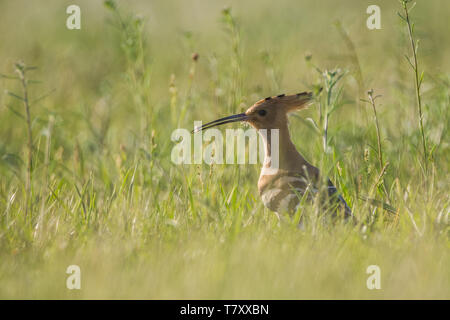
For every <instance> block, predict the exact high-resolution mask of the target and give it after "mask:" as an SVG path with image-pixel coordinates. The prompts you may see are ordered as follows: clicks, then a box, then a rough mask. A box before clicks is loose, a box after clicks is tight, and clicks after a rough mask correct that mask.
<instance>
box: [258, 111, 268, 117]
mask: <svg viewBox="0 0 450 320" xmlns="http://www.w3.org/2000/svg"><path fill="white" fill-rule="evenodd" d="M258 114H259V115H260V116H262V117H264V116H265V115H266V114H267V111H266V110H259V111H258Z"/></svg>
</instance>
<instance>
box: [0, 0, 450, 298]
mask: <svg viewBox="0 0 450 320" xmlns="http://www.w3.org/2000/svg"><path fill="white" fill-rule="evenodd" d="M71 4H76V5H78V6H80V8H81V30H68V29H67V28H66V19H67V17H68V15H67V14H66V8H67V6H69V5H71ZM372 4H377V5H378V6H380V8H381V26H382V29H381V30H369V29H368V28H367V27H366V20H367V18H368V16H369V15H368V14H367V13H366V9H367V7H368V6H369V5H372ZM397 11H400V12H401V11H402V8H401V5H400V3H399V2H397V1H391V0H389V1H388V0H383V1H381V0H380V1H376V3H375V2H374V1H349V0H341V1H332V0H330V1H286V0H280V1H277V2H273V1H266V0H259V1H226V2H223V1H204V0H203V1H200V0H195V1H170V2H169V1H117V2H107V5H105V3H104V2H103V1H87V0H86V1H75V2H74V1H32V2H30V1H22V0H18V1H0V30H1V32H0V43H1V49H0V73H1V74H6V75H14V64H15V63H16V62H17V61H18V60H23V61H24V62H25V63H26V64H27V65H29V66H36V67H37V69H36V70H32V71H31V70H30V71H29V72H28V77H29V79H32V80H39V83H36V84H35V83H33V84H32V85H30V86H29V96H30V97H31V98H30V99H32V100H33V99H39V98H40V97H43V98H42V99H39V101H37V102H36V103H34V104H32V106H31V117H32V120H33V121H32V133H33V143H34V149H33V160H34V171H33V196H32V200H31V201H32V203H33V210H32V211H31V213H29V214H28V216H27V217H25V211H26V202H25V193H26V191H25V179H26V178H25V177H26V152H27V146H26V141H27V140H26V139H27V130H26V123H25V121H23V119H22V118H21V117H23V116H24V114H25V111H24V108H23V105H22V103H21V102H20V101H19V100H17V99H14V97H12V96H11V95H10V94H9V93H8V92H13V93H15V94H18V95H22V94H23V93H22V88H21V86H20V83H19V82H17V81H14V80H10V79H5V78H0V89H1V90H0V137H1V139H0V198H1V200H0V214H1V217H0V225H1V226H0V260H1V261H2V262H1V265H0V297H1V298H6V299H8V298H75V299H78V298H152V299H159V298H164V299H170V298H271V299H278V298H284V299H298V298H353V299H354V298H365V299H371V298H447V299H448V298H449V297H450V296H449V293H450V292H449V287H450V280H449V279H450V274H449V270H450V268H449V253H448V252H449V250H448V249H449V245H450V243H449V238H448V237H449V225H448V215H449V197H448V188H449V183H448V181H450V179H449V178H450V177H449V173H448V164H449V158H450V157H449V155H450V153H449V140H448V124H449V108H448V107H449V90H448V89H449V83H450V72H449V70H450V61H449V59H448V57H449V55H450V41H449V40H450V36H449V35H448V30H449V27H450V24H449V18H450V17H449V13H450V2H448V1H444V0H440V1H439V0H432V1H426V2H425V1H419V2H418V4H417V6H416V7H415V8H414V10H413V11H412V12H411V19H412V20H413V21H414V23H415V30H414V31H415V37H416V38H417V39H420V42H419V49H418V58H419V69H420V71H422V70H423V71H424V72H425V73H424V74H425V76H424V81H423V85H422V99H423V109H424V124H425V132H426V139H427V143H428V146H429V149H430V150H431V151H432V153H431V156H430V160H429V162H430V165H429V170H428V171H425V170H424V162H423V161H424V160H423V156H422V149H421V140H420V139H421V135H420V131H419V126H418V115H417V106H416V100H415V99H416V97H415V89H414V78H413V77H414V75H413V71H412V70H411V68H410V66H409V65H408V62H407V60H406V59H405V55H408V56H410V55H411V48H410V43H409V39H408V34H407V29H406V26H405V24H404V22H402V20H401V19H400V18H399V16H398V15H397ZM194 53H197V54H198V59H193V54H194ZM305 57H306V58H307V59H305ZM308 59H309V60H308ZM314 66H316V67H317V68H319V69H320V70H322V71H325V70H335V69H340V71H339V72H342V73H345V72H346V74H345V76H344V77H343V79H342V80H341V81H340V83H339V88H340V89H341V90H342V94H341V95H340V96H339V97H336V99H337V100H338V101H339V108H338V109H337V111H335V112H334V113H333V114H332V116H331V117H330V120H329V144H330V145H331V147H332V152H330V154H324V152H323V149H322V144H321V143H322V142H321V136H320V134H317V133H316V132H315V131H314V130H313V129H312V127H311V125H310V124H309V122H308V121H305V119H306V118H311V119H312V120H313V121H315V122H318V121H319V119H318V110H317V106H316V105H313V106H312V107H311V108H309V110H305V111H302V112H299V113H298V114H297V115H294V116H292V117H291V119H290V121H291V122H290V123H291V133H292V138H293V140H294V142H295V143H296V145H297V147H298V149H299V150H300V151H301V152H302V154H304V156H305V157H306V159H308V160H309V161H310V162H312V163H313V164H315V165H319V164H321V163H323V161H324V159H328V160H329V161H331V163H333V165H331V166H328V167H326V168H324V169H326V170H327V172H329V175H330V177H331V178H332V180H333V181H334V182H335V183H336V184H337V185H338V187H339V189H340V190H341V192H342V194H343V195H344V197H345V198H346V200H347V201H348V202H349V204H351V205H352V207H353V211H354V212H355V214H356V216H357V217H358V218H359V219H360V221H361V223H362V224H364V225H365V226H366V230H367V231H366V232H365V233H361V232H360V231H358V230H356V229H354V228H351V227H350V226H341V225H339V226H335V227H329V226H321V225H312V226H310V227H309V228H308V229H307V230H306V231H304V232H299V231H298V230H297V229H296V228H295V226H294V225H292V224H289V223H288V224H287V225H285V224H281V225H280V224H279V223H278V221H277V219H276V218H275V216H274V215H273V213H271V212H269V211H268V210H266V209H264V208H263V206H262V204H261V201H260V199H259V195H258V192H257V188H256V182H257V179H258V175H259V165H256V166H255V165H246V166H243V165H240V166H238V165H218V166H217V165H216V166H212V167H209V166H207V165H191V166H189V165H186V166H177V165H174V164H173V163H172V162H171V160H170V153H171V149H172V147H173V146H174V142H173V141H171V139H170V137H171V133H172V131H173V130H175V129H176V128H180V127H181V128H187V129H192V128H193V121H194V120H203V121H204V122H206V121H211V120H214V119H216V118H217V117H222V116H226V115H229V114H231V113H235V112H240V111H242V110H244V109H246V108H247V107H249V106H251V105H252V104H253V103H254V102H255V101H257V100H259V99H261V98H264V97H266V96H270V95H277V94H281V93H286V94H289V93H296V92H301V91H305V90H311V89H313V88H314V87H315V86H318V85H320V84H322V81H323V77H322V75H321V74H319V73H318V72H317V71H316V69H315V67H314ZM372 88H373V89H374V91H375V94H380V95H382V96H381V97H380V98H379V99H377V111H378V120H379V123H380V131H381V136H382V143H383V152H384V157H385V161H387V162H389V165H388V167H387V170H386V173H385V175H384V178H383V179H385V180H384V181H385V187H386V189H383V188H382V187H381V186H380V179H379V175H380V169H381V168H378V167H377V154H376V152H377V151H376V131H375V126H374V120H373V112H372V109H371V106H370V105H369V104H366V103H364V102H361V101H360V99H362V98H364V99H367V94H366V92H367V91H368V90H369V89H372ZM237 126H238V125H235V126H234V127H237ZM361 195H367V196H371V197H373V198H376V199H378V200H379V201H381V202H384V203H389V205H391V206H393V207H394V208H396V209H397V214H395V215H392V214H388V213H387V212H386V211H383V210H381V209H379V208H377V207H374V206H370V205H369V204H368V203H366V202H364V201H362V200H361V199H360V198H359V197H360V196H361ZM315 210H316V209H315V208H314V207H313V206H311V207H310V208H309V207H308V208H306V209H305V211H304V214H313V213H314V212H316V211H315ZM69 264H77V265H80V267H81V270H82V290H80V291H76V290H74V291H69V290H68V289H66V287H65V280H66V277H67V275H66V274H65V269H66V268H67V266H68V265H69ZM370 264H378V265H380V267H381V270H382V277H383V278H382V290H380V291H377V290H373V291H371V290H368V289H367V288H366V285H365V281H366V278H367V275H366V273H365V270H366V268H367V266H368V265H370Z"/></svg>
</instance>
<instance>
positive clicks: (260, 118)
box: [193, 92, 312, 133]
mask: <svg viewBox="0 0 450 320" xmlns="http://www.w3.org/2000/svg"><path fill="white" fill-rule="evenodd" d="M311 100H312V93H311V92H302V93H297V94H294V95H284V94H281V95H278V96H276V97H268V98H265V99H263V100H260V101H258V102H256V103H255V104H254V105H253V106H251V107H250V108H248V109H247V111H245V112H243V113H239V114H235V115H232V116H228V117H225V118H220V119H217V120H214V121H211V122H208V123H206V124H204V125H203V126H201V127H197V128H195V129H194V131H193V132H194V133H195V132H199V131H201V130H204V129H208V128H212V127H215V126H218V125H221V124H225V123H230V122H238V121H245V122H248V123H249V124H250V125H252V126H253V127H254V128H255V129H280V128H282V127H283V126H286V124H287V114H288V113H289V112H293V111H296V110H300V109H303V108H305V107H306V106H307V105H308V104H309V103H310V102H311Z"/></svg>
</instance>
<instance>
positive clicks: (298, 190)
mask: <svg viewBox="0 0 450 320" xmlns="http://www.w3.org/2000/svg"><path fill="white" fill-rule="evenodd" d="M263 173H264V172H262V173H261V176H260V177H259V181H258V190H259V194H260V196H261V199H262V201H263V203H264V206H266V207H267V208H268V209H270V210H272V211H275V212H277V213H285V212H294V211H295V210H296V209H297V206H298V205H299V203H300V202H301V199H302V197H303V195H304V194H305V192H306V190H307V189H308V187H310V185H311V184H310V183H308V180H307V179H306V178H305V177H304V176H302V175H300V174H298V173H293V172H289V171H285V170H281V169H279V170H278V173H277V174H273V175H265V174H263Z"/></svg>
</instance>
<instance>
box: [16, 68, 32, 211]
mask: <svg viewBox="0 0 450 320" xmlns="http://www.w3.org/2000/svg"><path fill="white" fill-rule="evenodd" d="M27 70H29V68H27V67H25V64H24V63H21V62H18V63H16V73H17V74H18V75H19V79H20V83H21V84H22V91H23V97H22V101H23V106H24V108H25V114H26V122H27V136H28V144H27V179H26V186H25V190H26V210H25V217H28V214H29V213H30V214H31V212H32V211H33V202H32V201H31V192H32V191H31V182H32V175H33V132H32V130H31V115H30V102H29V100H28V84H27V79H26V76H25V74H26V71H27Z"/></svg>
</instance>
